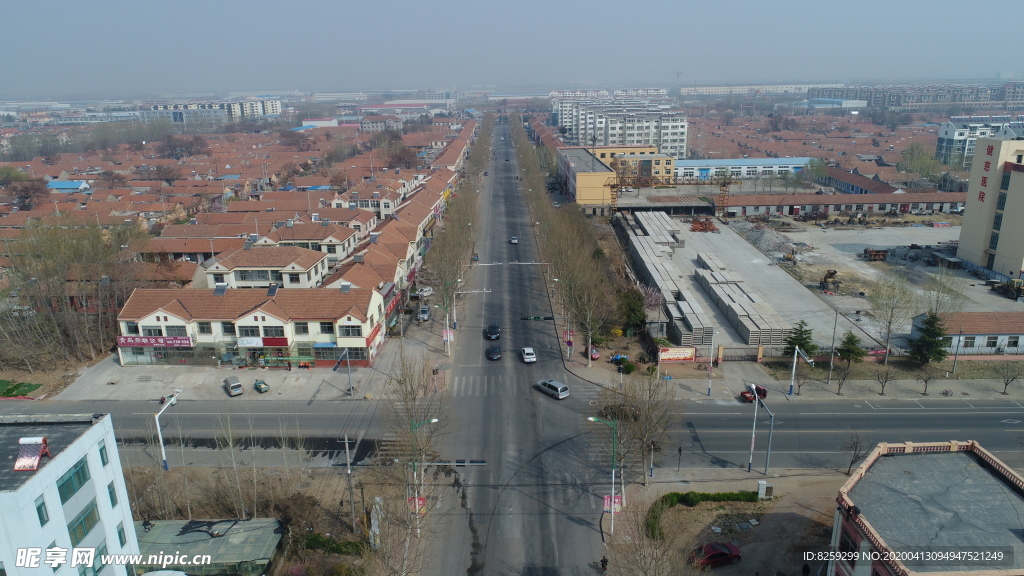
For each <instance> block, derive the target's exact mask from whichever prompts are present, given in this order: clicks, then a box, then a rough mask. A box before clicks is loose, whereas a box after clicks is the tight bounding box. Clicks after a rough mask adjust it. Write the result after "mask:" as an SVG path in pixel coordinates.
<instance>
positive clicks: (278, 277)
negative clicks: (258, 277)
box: [270, 271, 284, 283]
mask: <svg viewBox="0 0 1024 576" xmlns="http://www.w3.org/2000/svg"><path fill="white" fill-rule="evenodd" d="M270 279H271V280H273V281H274V282H278V283H280V282H284V274H282V273H280V272H276V271H274V272H271V273H270Z"/></svg>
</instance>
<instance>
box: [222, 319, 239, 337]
mask: <svg viewBox="0 0 1024 576" xmlns="http://www.w3.org/2000/svg"><path fill="white" fill-rule="evenodd" d="M220 331H221V333H223V334H224V335H225V336H234V335H235V323H234V322H221V323H220Z"/></svg>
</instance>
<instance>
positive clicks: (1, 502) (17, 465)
mask: <svg viewBox="0 0 1024 576" xmlns="http://www.w3.org/2000/svg"><path fill="white" fill-rule="evenodd" d="M0 454H6V457H2V456H0V460H2V461H3V462H4V464H3V466H4V467H3V468H2V469H0V573H4V574H17V575H19V576H21V575H33V574H38V575H39V576H53V575H55V574H56V575H57V576H61V575H64V576H75V575H83V574H84V575H87V576H95V575H96V574H103V575H113V574H116V575H119V576H127V575H128V572H127V569H126V567H125V566H118V565H109V566H103V565H102V562H101V561H102V558H101V557H102V556H103V555H106V554H138V553H139V542H138V540H137V539H136V536H135V526H134V524H133V523H132V512H131V508H130V506H129V502H128V491H127V489H126V488H125V484H124V476H123V474H122V471H121V460H120V458H119V457H118V453H117V439H116V438H115V437H114V427H113V424H112V423H111V420H110V416H109V415H107V414H97V415H92V414H61V415H50V416H0ZM76 548H78V549H86V548H88V549H93V550H95V554H94V556H93V560H92V563H91V565H88V566H82V567H75V568H72V567H71V560H72V554H73V553H72V550H73V549H76ZM19 549H21V550H23V551H22V553H21V562H20V564H22V566H18V564H19V562H18V560H19ZM26 549H27V550H28V551H29V552H28V553H26V552H25V551H24V550H26ZM35 553H38V555H36V554H35ZM51 555H52V556H51ZM62 556H63V560H64V561H63V562H61V563H59V564H58V563H55V565H53V566H52V567H51V565H50V564H47V563H46V560H47V559H48V558H52V559H53V560H54V561H56V560H59V559H61V557H62ZM26 561H27V562H28V564H29V566H25V564H26Z"/></svg>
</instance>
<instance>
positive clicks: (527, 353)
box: [519, 346, 537, 363]
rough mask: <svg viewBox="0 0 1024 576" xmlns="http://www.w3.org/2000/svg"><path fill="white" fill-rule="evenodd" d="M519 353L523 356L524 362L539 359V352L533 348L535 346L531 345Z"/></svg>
mask: <svg viewBox="0 0 1024 576" xmlns="http://www.w3.org/2000/svg"><path fill="white" fill-rule="evenodd" d="M519 353H520V354H521V355H522V357H523V362H526V363H530V362H536V361H537V353H536V352H535V351H534V350H533V348H530V347H529V346H527V347H526V348H523V349H522V350H520V351H519Z"/></svg>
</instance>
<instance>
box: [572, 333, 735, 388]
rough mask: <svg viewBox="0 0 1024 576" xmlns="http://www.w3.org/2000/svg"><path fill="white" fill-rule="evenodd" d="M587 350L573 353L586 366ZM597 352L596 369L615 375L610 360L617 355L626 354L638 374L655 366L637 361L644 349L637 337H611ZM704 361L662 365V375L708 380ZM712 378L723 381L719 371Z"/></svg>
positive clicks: (615, 367)
mask: <svg viewBox="0 0 1024 576" xmlns="http://www.w3.org/2000/svg"><path fill="white" fill-rule="evenodd" d="M699 348H700V347H698V353H699V352H700V351H701V350H700V349H699ZM585 349H586V346H583V347H579V346H577V350H574V351H573V354H575V355H576V360H577V361H579V362H582V363H584V364H586V362H587V355H586V353H585ZM597 350H598V352H600V354H601V358H600V359H599V360H594V363H593V365H594V367H596V368H600V369H602V370H606V371H608V372H611V373H614V374H618V366H616V365H615V364H612V362H611V360H610V359H611V357H612V356H615V355H616V354H625V355H626V356H628V357H629V360H630V361H631V362H633V363H634V364H635V365H636V369H637V372H642V371H645V370H647V368H648V366H654V364H653V363H651V362H647V363H644V362H639V361H638V360H637V359H638V357H639V356H640V354H641V353H643V348H642V347H641V345H640V344H639V343H638V342H637V339H636V338H635V337H634V338H628V337H626V336H619V337H611V338H609V339H608V341H607V342H604V343H602V344H601V345H600V346H598V347H597ZM703 350H704V352H705V353H706V352H707V347H706V346H705V347H703ZM702 360H703V359H702V358H698V360H697V362H679V363H668V362H666V363H663V364H662V365H661V372H660V373H661V375H662V376H671V377H672V378H673V379H680V378H681V379H684V380H693V379H701V378H707V377H708V364H707V361H702ZM711 377H712V378H713V379H715V380H718V379H721V378H722V374H721V371H720V370H717V369H716V370H713V371H712V376H711Z"/></svg>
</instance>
